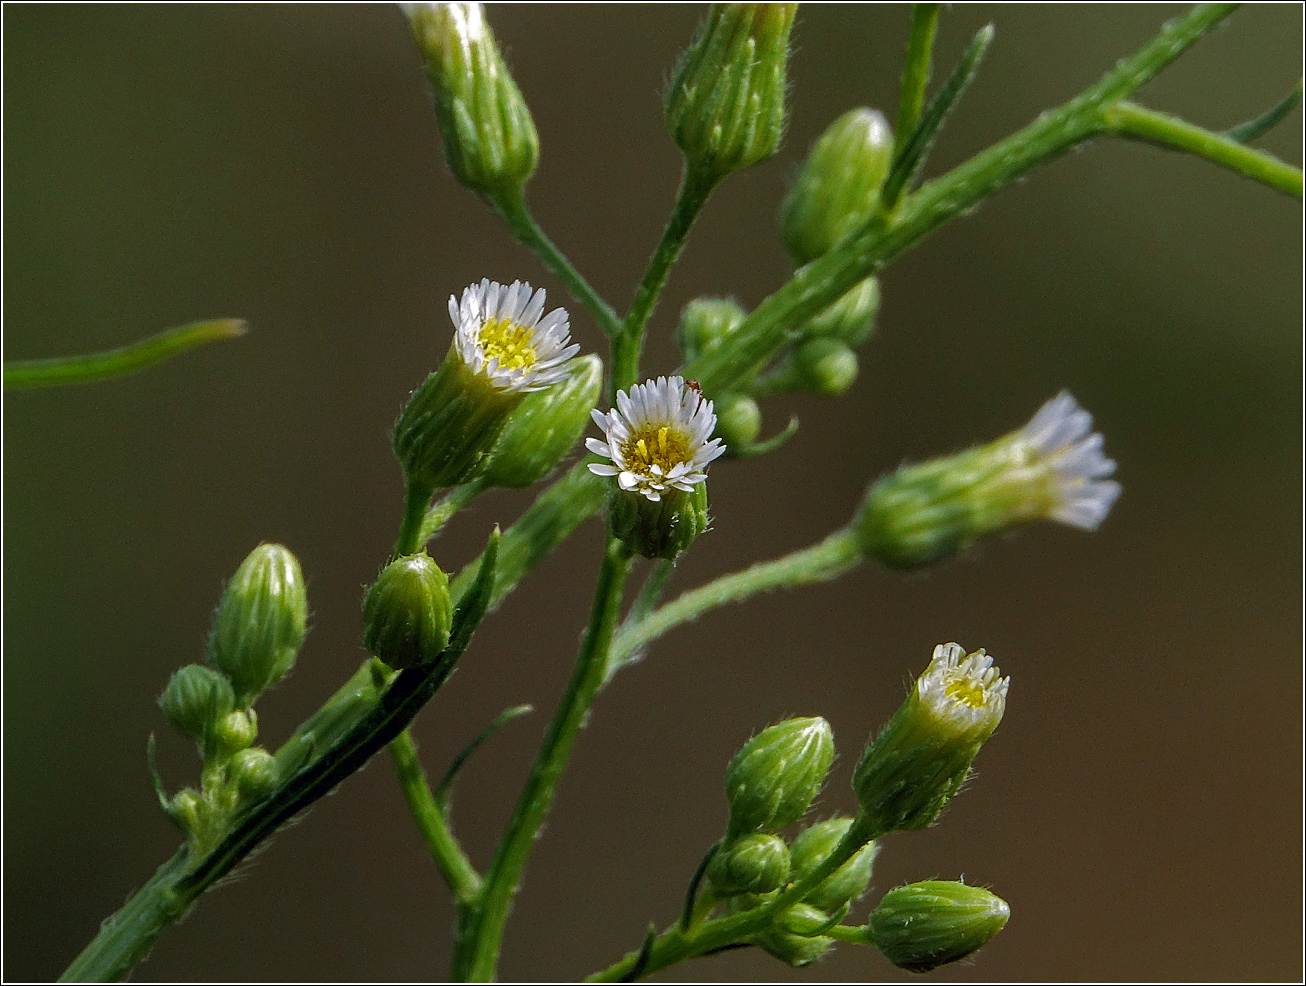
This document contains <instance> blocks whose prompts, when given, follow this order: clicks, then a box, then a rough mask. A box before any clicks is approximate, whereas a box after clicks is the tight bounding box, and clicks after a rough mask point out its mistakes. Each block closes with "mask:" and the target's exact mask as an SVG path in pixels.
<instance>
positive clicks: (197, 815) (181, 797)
mask: <svg viewBox="0 0 1306 986" xmlns="http://www.w3.org/2000/svg"><path fill="white" fill-rule="evenodd" d="M203 812H204V803H203V802H202V801H201V800H200V796H199V794H198V793H197V792H196V791H195V790H194V789H192V788H189V787H186V788H182V789H181V790H180V791H178V792H177V793H176V794H174V795H173V796H172V800H171V801H170V802H169V803H168V814H169V815H171V816H172V820H173V821H174V822H176V823H177V824H178V825H179V826H180V827H181V828H182V830H183V831H186V832H196V831H198V829H199V828H200V825H201V823H202V822H203V817H202V816H203Z"/></svg>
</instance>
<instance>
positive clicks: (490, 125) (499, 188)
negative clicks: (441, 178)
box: [401, 3, 540, 199]
mask: <svg viewBox="0 0 1306 986" xmlns="http://www.w3.org/2000/svg"><path fill="white" fill-rule="evenodd" d="M401 6H402V7H403V8H404V12H405V13H407V14H408V16H409V18H410V19H411V21H412V26H413V34H414V36H415V37H416V39H417V46H418V47H419V48H420V49H421V51H422V55H423V57H424V58H425V59H426V74H427V77H428V78H429V79H430V81H431V92H432V93H433V94H434V95H435V110H436V115H437V116H438V117H439V119H440V132H441V134H443V135H444V150H445V155H446V156H447V157H448V159H449V167H450V168H451V169H452V170H453V173H454V175H455V176H456V177H457V178H458V180H459V181H460V182H462V183H463V184H464V185H466V186H467V187H468V188H470V189H472V190H474V191H477V192H480V193H481V194H482V195H484V196H486V197H487V198H489V199H504V198H517V197H520V195H521V190H522V187H523V186H524V185H525V184H526V181H527V180H528V179H529V178H530V176H531V174H532V173H533V172H534V171H535V165H536V164H537V163H538V161H539V159H540V139H539V136H538V135H537V134H536V132H535V123H534V121H533V120H532V119H531V113H530V110H529V109H527V108H526V101H525V100H524V99H522V95H521V92H520V90H518V88H517V84H516V83H515V82H514V81H513V79H512V75H511V74H510V73H509V72H508V66H507V65H506V64H505V63H504V60H503V55H502V54H500V52H499V46H498V44H497V43H496V42H495V40H494V34H493V33H492V32H491V31H490V26H489V24H488V23H486V20H485V11H484V8H483V7H482V6H481V5H480V4H479V3H405V4H401Z"/></svg>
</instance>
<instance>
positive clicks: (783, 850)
mask: <svg viewBox="0 0 1306 986" xmlns="http://www.w3.org/2000/svg"><path fill="white" fill-rule="evenodd" d="M707 879H708V882H709V883H711V885H712V892H713V893H714V894H716V896H717V897H721V898H725V897H733V896H735V895H736V894H769V893H771V891H773V890H779V889H780V888H781V887H783V886H784V885H785V882H786V881H787V880H788V879H789V847H788V846H786V845H785V843H784V840H783V839H781V838H780V837H778V836H774V835H763V834H761V833H756V832H755V833H753V834H751V835H744V836H740V837H739V838H738V839H733V840H731V841H729V842H727V843H725V844H724V845H722V846H721V848H720V849H718V850H717V851H716V853H714V854H713V856H712V862H711V863H710V864H708V868H707Z"/></svg>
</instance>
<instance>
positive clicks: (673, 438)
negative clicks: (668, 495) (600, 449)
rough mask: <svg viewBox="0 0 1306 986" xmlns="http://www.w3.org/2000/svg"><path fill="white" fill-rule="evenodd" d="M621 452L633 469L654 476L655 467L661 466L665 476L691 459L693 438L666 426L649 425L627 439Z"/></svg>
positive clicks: (628, 467)
mask: <svg viewBox="0 0 1306 986" xmlns="http://www.w3.org/2000/svg"><path fill="white" fill-rule="evenodd" d="M621 454H622V457H623V458H624V459H625V460H626V468H627V469H629V470H630V471H631V472H635V473H640V474H641V475H644V476H652V475H653V467H654V466H657V467H658V468H660V469H661V470H662V474H663V475H664V476H665V475H666V474H667V473H669V472H670V471H671V470H672V469H674V468H675V467H676V466H678V465H680V464H681V463H682V462H688V461H689V459H690V455H689V439H688V437H687V436H686V435H684V434H682V433H681V432H679V431H675V430H672V429H671V428H669V427H668V426H666V425H662V426H660V427H656V428H655V427H648V428H645V429H644V430H643V431H638V432H636V433H635V434H634V435H632V436H631V437H630V438H629V439H627V440H626V442H625V443H624V444H623V445H622V446H621Z"/></svg>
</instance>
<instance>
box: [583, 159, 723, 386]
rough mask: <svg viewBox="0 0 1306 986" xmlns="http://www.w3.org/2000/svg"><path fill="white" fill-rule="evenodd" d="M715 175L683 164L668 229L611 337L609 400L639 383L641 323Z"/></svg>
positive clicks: (657, 293)
mask: <svg viewBox="0 0 1306 986" xmlns="http://www.w3.org/2000/svg"><path fill="white" fill-rule="evenodd" d="M717 180H718V179H717V178H716V177H714V176H712V175H710V174H708V173H706V172H702V171H697V170H695V169H693V168H690V167H686V169H685V173H684V175H683V176H682V177H681V179H680V190H679V191H678V192H677V193H676V207H675V209H674V210H673V211H672V213H671V220H670V221H669V222H668V223H667V228H666V229H665V230H663V231H662V240H661V242H659V243H658V246H657V249H656V250H654V251H653V256H652V257H651V258H650V259H649V262H648V269H647V270H646V271H644V279H643V280H642V281H640V284H639V289H638V290H637V291H636V292H635V300H634V301H633V302H631V305H630V313H629V314H628V315H627V316H626V322H625V325H624V326H623V328H622V331H621V333H620V334H619V335H617V336H616V337H615V338H614V340H613V347H612V380H611V393H609V395H608V398H609V400H610V401H614V400H615V399H616V393H617V391H618V390H629V389H630V388H631V386H632V385H633V384H635V383H638V382H639V354H640V351H641V350H642V349H643V348H644V326H645V325H647V324H648V320H649V316H650V315H652V314H653V308H654V307H655V306H656V305H657V302H658V295H660V294H661V293H662V288H663V287H664V286H665V285H666V283H667V277H668V276H669V275H670V274H671V268H672V266H673V265H674V264H675V262H676V258H678V257H679V256H680V251H681V250H682V249H683V248H684V246H685V238H686V237H688V236H689V231H690V229H692V228H693V226H694V220H696V219H697V218H698V214H699V212H701V211H702V209H703V204H704V203H705V202H706V201H707V197H708V196H709V195H711V194H712V189H713V188H715V187H716V183H717Z"/></svg>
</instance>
